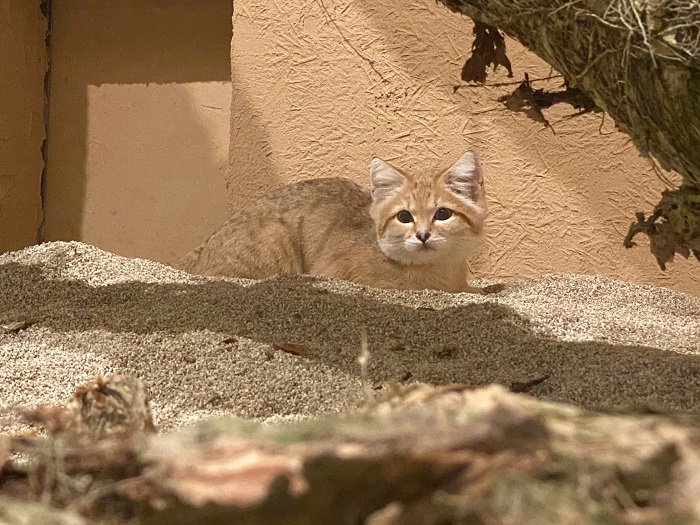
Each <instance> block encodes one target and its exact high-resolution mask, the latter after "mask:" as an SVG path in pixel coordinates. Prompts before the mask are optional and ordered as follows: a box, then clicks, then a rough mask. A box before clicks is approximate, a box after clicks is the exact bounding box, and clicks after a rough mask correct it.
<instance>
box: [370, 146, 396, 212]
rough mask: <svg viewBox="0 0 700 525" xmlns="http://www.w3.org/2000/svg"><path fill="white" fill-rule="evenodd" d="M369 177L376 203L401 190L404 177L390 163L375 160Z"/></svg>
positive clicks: (371, 165)
mask: <svg viewBox="0 0 700 525" xmlns="http://www.w3.org/2000/svg"><path fill="white" fill-rule="evenodd" d="M369 177H370V181H371V184H372V199H374V200H375V201H377V200H383V199H386V198H387V197H390V196H391V195H393V194H394V193H396V192H397V191H399V190H400V189H401V186H403V183H404V177H403V175H401V173H399V172H398V171H396V170H395V169H394V168H393V167H392V166H391V165H390V164H389V163H387V162H384V161H383V160H382V159H378V158H376V157H375V158H373V159H372V163H371V164H370V171H369Z"/></svg>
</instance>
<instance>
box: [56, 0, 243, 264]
mask: <svg viewBox="0 0 700 525" xmlns="http://www.w3.org/2000/svg"><path fill="white" fill-rule="evenodd" d="M231 16H232V8H231V2H230V0H169V1H153V0H120V1H119V2H115V1H114V0H54V1H53V41H52V85H51V100H50V105H51V120H50V125H49V126H50V127H49V135H50V140H49V151H48V161H47V191H46V239H47V240H59V239H61V240H67V239H77V240H82V241H84V242H87V243H90V244H94V245H96V246H98V247H100V248H102V249H105V250H108V251H111V252H114V253H117V254H120V255H125V256H131V257H145V258H150V259H154V260H158V261H162V262H166V263H167V262H173V261H175V260H176V259H177V258H179V256H180V255H181V254H182V253H184V252H185V251H187V250H188V249H189V247H190V246H191V245H192V244H196V243H197V242H199V240H200V239H201V238H202V236H204V235H206V234H207V233H208V232H210V231H211V230H212V229H213V228H214V227H215V226H216V225H218V224H219V223H220V222H221V221H222V220H223V219H224V217H225V212H226V186H225V178H224V171H225V169H226V166H227V164H228V144H229V122H230V101H231V81H230V78H231V70H230V64H229V61H230V58H229V57H230V55H229V47H230V41H231Z"/></svg>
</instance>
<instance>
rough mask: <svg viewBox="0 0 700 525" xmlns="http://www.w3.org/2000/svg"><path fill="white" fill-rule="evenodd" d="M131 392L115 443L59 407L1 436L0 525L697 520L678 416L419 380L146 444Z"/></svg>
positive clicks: (692, 451) (689, 450) (686, 437)
mask: <svg viewBox="0 0 700 525" xmlns="http://www.w3.org/2000/svg"><path fill="white" fill-rule="evenodd" d="M124 381H126V382H130V383H129V384H131V385H134V384H136V383H138V381H137V380H134V379H131V378H126V379H125V378H108V379H103V380H101V381H100V382H98V383H93V385H92V387H93V388H104V385H109V386H110V388H112V387H113V389H114V390H120V388H121V387H120V383H123V382H124ZM99 385H102V386H99ZM82 391H83V394H84V392H85V389H83V390H82ZM138 397H139V396H136V397H133V398H132V399H134V400H135V403H134V404H133V405H132V406H133V408H134V413H135V414H137V417H135V418H126V419H125V420H124V421H127V422H128V423H127V427H125V428H128V429H129V430H128V431H127V432H119V431H118V429H117V428H116V427H113V429H112V430H113V431H111V432H106V433H102V434H101V437H96V435H95V433H94V429H92V428H91V427H89V426H88V427H86V426H84V425H83V424H82V423H81V415H80V414H82V413H84V412H83V411H82V410H75V404H71V405H70V406H69V407H68V408H67V409H65V412H64V417H63V418H62V421H64V422H65V421H68V420H70V419H71V418H73V419H74V420H75V421H74V423H75V424H69V425H67V426H62V427H61V428H60V431H58V432H57V433H53V434H52V435H51V436H49V437H14V438H12V439H11V440H10V441H11V449H12V456H11V457H8V456H7V455H5V457H4V459H3V462H4V467H3V468H2V470H0V522H3V521H2V520H3V519H5V521H4V522H3V523H11V524H14V523H30V522H32V519H34V518H33V517H35V516H41V519H42V521H43V522H45V523H56V524H57V525H59V524H60V525H67V524H73V523H75V524H83V523H85V524H88V523H111V524H117V523H127V522H129V523H142V524H154V525H156V524H171V523H198V524H205V525H206V524H212V523H237V524H244V525H246V524H247V525H252V524H261V525H262V524H266V525H271V524H280V525H281V524H291V525H295V524H299V525H301V524H305V525H306V524H308V525H315V524H319V525H320V524H323V525H327V524H329V523H357V524H362V523H364V524H367V525H409V524H416V525H417V524H422V525H431V524H432V525H437V524H475V525H487V524H491V523H512V524H523V525H524V524H537V523H543V524H544V523H547V524H557V523H581V524H584V523H621V524H627V523H629V524H632V523H645V524H655V523H658V524H667V523H677V524H685V523H696V522H697V520H698V518H700V505H699V504H698V501H699V498H698V496H699V495H700V494H698V490H699V488H698V487H700V469H699V468H698V466H700V440H699V439H698V438H699V437H700V428H699V424H700V422H699V421H698V420H697V418H696V417H694V416H690V415H676V416H673V415H641V414H640V415H629V414H627V415H625V414H603V413H593V412H588V411H584V410H580V409H576V408H573V407H569V406H566V405H557V404H552V403H544V402H540V401H536V400H534V399H531V398H528V397H526V396H523V395H518V394H513V393H510V392H508V391H507V390H506V389H504V388H502V387H490V388H485V389H481V390H475V391H472V390H467V389H465V388H462V387H459V386H453V387H429V386H420V385H417V386H413V387H410V388H404V389H400V390H395V391H393V393H391V394H390V395H388V396H387V397H386V398H385V399H383V400H380V401H379V402H378V403H376V404H372V406H371V407H367V408H365V409H364V410H362V411H360V412H359V413H356V414H354V415H346V416H339V417H332V418H327V419H324V420H317V421H311V422H306V423H296V424H282V425H274V426H265V425H257V424H252V423H250V422H244V421H240V420H231V419H225V420H215V421H203V422H201V423H199V424H197V425H195V426H193V427H191V428H189V429H185V430H183V431H180V432H177V433H174V434H170V435H161V436H159V435H155V434H152V433H149V432H148V426H147V425H134V424H133V422H134V421H135V420H136V419H139V418H140V417H141V416H138V414H140V415H143V414H144V411H143V410H142V408H143V406H142V405H141V403H140V401H138V399H137V398H138ZM103 406H108V404H106V405H103ZM123 406H124V405H122V407H123ZM92 415H93V416H95V415H96V414H95V413H94V412H92ZM93 420H94V419H93ZM48 472H53V473H54V476H53V477H48V476H47V475H46V474H47V473H48ZM61 508H64V509H63V510H62V509H61ZM8 520H9V521H8ZM23 520H24V521H23ZM26 520H29V521H26ZM129 520H132V521H129Z"/></svg>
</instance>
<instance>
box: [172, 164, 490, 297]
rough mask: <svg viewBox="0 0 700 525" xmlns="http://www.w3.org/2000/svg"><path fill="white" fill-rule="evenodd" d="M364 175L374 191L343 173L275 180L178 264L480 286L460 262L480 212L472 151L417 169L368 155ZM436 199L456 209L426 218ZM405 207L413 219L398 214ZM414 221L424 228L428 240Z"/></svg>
mask: <svg viewBox="0 0 700 525" xmlns="http://www.w3.org/2000/svg"><path fill="white" fill-rule="evenodd" d="M370 180H371V183H372V189H371V191H367V190H365V189H363V188H362V187H360V186H359V185H357V184H355V183H354V182H352V181H350V180H348V179H344V178H324V179H314V180H308V181H303V182H299V183H295V184H290V185H287V186H283V187H281V188H279V189H276V190H274V191H272V192H270V193H268V194H266V195H263V196H262V197H260V198H259V199H257V200H255V201H252V202H251V203H249V204H248V205H246V206H245V207H243V208H241V209H239V210H238V211H237V212H236V213H235V214H234V215H233V216H232V217H231V218H230V219H229V220H228V221H227V222H226V223H225V224H223V225H222V226H221V227H220V228H219V229H218V230H217V231H216V232H215V233H214V234H212V235H211V237H209V239H207V241H206V242H205V243H204V244H202V245H201V246H199V247H198V248H197V249H196V250H194V251H193V252H191V253H190V254H188V255H187V256H186V257H185V258H184V259H183V260H182V261H181V262H180V263H179V264H178V265H177V267H179V268H180V269H183V270H186V271H188V272H190V273H195V274H200V275H209V276H224V277H243V278H250V279H264V278H268V277H272V276H275V275H280V274H308V275H316V276H321V277H331V278H338V279H344V280H348V281H353V282H355V283H358V284H363V285H368V286H373V287H377V288H393V289H437V290H444V291H449V292H463V291H467V292H479V291H480V290H479V289H476V288H473V287H471V286H469V284H468V283H467V277H468V271H467V265H466V258H467V257H468V256H469V255H470V254H471V253H472V252H473V251H474V250H475V249H476V247H477V246H478V245H479V241H480V239H481V236H482V233H483V223H484V219H485V218H486V201H485V194H484V191H483V177H482V174H481V170H480V167H479V165H478V162H477V161H476V157H475V156H474V154H473V153H470V152H468V153H466V154H465V155H463V156H462V157H461V158H460V159H459V160H458V161H457V162H456V163H455V164H453V165H452V166H451V167H450V168H448V169H447V170H444V171H442V172H440V173H437V174H432V175H415V176H414V175H410V174H408V173H406V172H404V171H402V170H400V169H398V168H396V167H394V166H391V165H390V164H388V163H386V162H384V161H382V160H380V159H374V160H373V161H372V167H371V172H370ZM439 207H447V208H449V209H451V210H453V216H452V217H451V218H450V219H448V220H446V221H435V220H433V217H434V214H435V211H436V209H438V208H439ZM404 209H405V210H408V211H409V212H410V213H411V214H412V215H413V217H414V218H415V222H413V223H410V224H403V223H400V222H399V221H398V220H397V218H396V217H397V213H398V212H400V211H401V210H404ZM419 229H420V230H422V231H428V232H430V238H429V239H428V240H427V241H426V242H425V243H422V242H421V241H420V240H418V239H417V238H416V232H417V231H418V230H419Z"/></svg>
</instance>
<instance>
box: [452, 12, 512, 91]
mask: <svg viewBox="0 0 700 525" xmlns="http://www.w3.org/2000/svg"><path fill="white" fill-rule="evenodd" d="M473 33H474V37H475V38H474V42H473V43H472V54H471V56H470V57H469V58H468V59H467V61H466V62H465V63H464V66H463V67H462V80H464V81H465V82H478V83H479V84H483V83H484V82H486V76H487V73H486V71H487V70H488V68H489V66H493V69H494V71H495V70H496V68H498V66H503V67H504V68H506V69H507V70H508V76H509V77H512V76H513V69H512V67H511V64H510V60H509V59H508V56H507V55H506V41H505V39H504V38H503V35H502V34H501V32H500V31H499V30H498V28H497V27H494V26H491V25H488V24H484V23H482V22H475V23H474V31H473Z"/></svg>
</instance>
